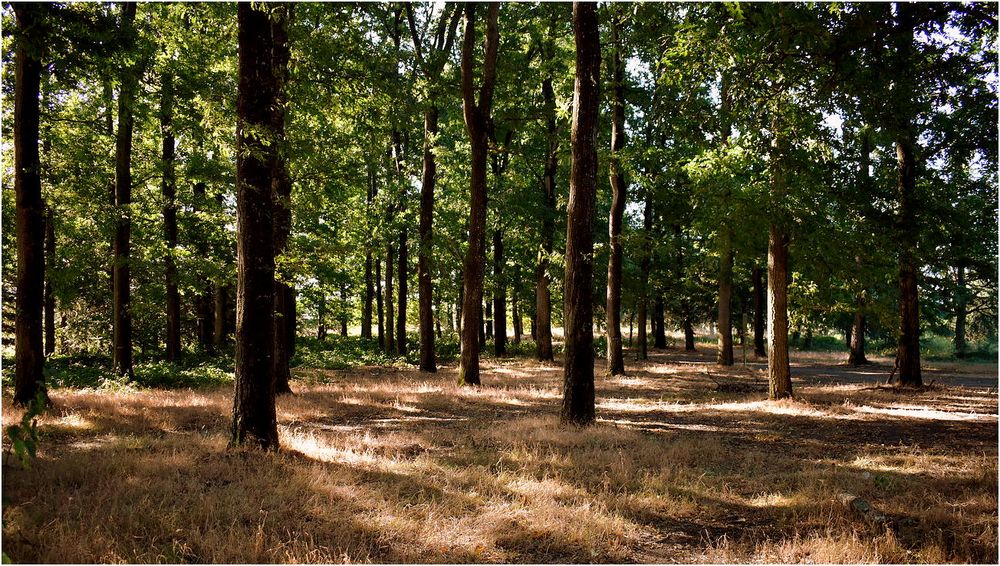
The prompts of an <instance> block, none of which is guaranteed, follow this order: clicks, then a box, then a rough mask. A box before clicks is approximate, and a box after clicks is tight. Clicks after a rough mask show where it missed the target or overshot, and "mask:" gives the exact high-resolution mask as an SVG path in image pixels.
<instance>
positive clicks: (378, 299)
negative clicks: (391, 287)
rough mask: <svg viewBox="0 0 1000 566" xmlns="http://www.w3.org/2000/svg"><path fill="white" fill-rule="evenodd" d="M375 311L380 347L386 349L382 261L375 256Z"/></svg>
mask: <svg viewBox="0 0 1000 566" xmlns="http://www.w3.org/2000/svg"><path fill="white" fill-rule="evenodd" d="M375 311H376V315H377V316H376V322H377V323H378V326H377V327H376V328H377V330H378V347H379V348H382V349H383V350H384V349H385V334H384V329H385V324H384V322H385V320H384V319H385V314H384V312H383V310H382V259H381V258H379V257H378V256H375Z"/></svg>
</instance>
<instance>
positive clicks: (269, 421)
mask: <svg viewBox="0 0 1000 566" xmlns="http://www.w3.org/2000/svg"><path fill="white" fill-rule="evenodd" d="M254 6H255V5H253V4H250V3H249V2H247V3H242V4H239V5H238V6H237V13H238V18H239V19H238V24H239V28H238V29H239V90H238V101H237V119H238V127H237V130H236V132H237V136H236V142H237V151H236V159H237V165H236V186H237V201H236V243H237V246H236V254H237V286H238V287H237V293H236V301H237V308H236V387H235V395H234V401H233V425H232V437H231V438H230V441H229V444H230V446H247V445H249V446H252V447H255V448H260V449H264V450H277V449H278V426H277V417H276V414H275V407H274V396H275V393H274V387H275V380H274V376H273V371H274V365H273V356H274V241H273V233H274V219H273V207H274V202H273V200H272V196H271V190H272V189H271V174H272V165H273V164H272V161H273V159H274V156H273V152H274V145H273V143H272V142H271V141H270V140H269V139H268V138H269V130H270V128H271V127H272V123H273V122H272V117H271V114H272V110H271V109H272V107H273V106H274V105H275V102H276V101H275V90H276V89H275V85H274V75H273V72H272V68H271V65H272V63H271V22H270V20H269V18H268V15H267V12H266V11H265V10H266V9H267V8H264V7H262V6H259V5H256V8H255V7H254Z"/></svg>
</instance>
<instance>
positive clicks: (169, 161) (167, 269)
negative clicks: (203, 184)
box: [160, 71, 181, 362]
mask: <svg viewBox="0 0 1000 566" xmlns="http://www.w3.org/2000/svg"><path fill="white" fill-rule="evenodd" d="M161 81H162V85H161V92H160V133H161V134H162V136H163V150H162V162H163V183H162V192H163V235H164V239H165V240H166V244H167V253H166V255H165V257H164V258H163V261H164V275H165V279H166V288H167V361H171V362H173V361H176V360H178V359H180V357H181V295H180V292H179V291H178V290H177V265H176V264H175V263H174V250H175V248H176V247H177V204H176V202H175V200H174V199H175V197H176V195H177V180H176V176H175V174H174V127H173V117H174V105H173V103H174V77H173V74H172V73H171V72H170V71H166V72H165V73H164V74H163V77H162V78H161Z"/></svg>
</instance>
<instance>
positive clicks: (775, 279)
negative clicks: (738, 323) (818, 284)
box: [767, 114, 792, 399]
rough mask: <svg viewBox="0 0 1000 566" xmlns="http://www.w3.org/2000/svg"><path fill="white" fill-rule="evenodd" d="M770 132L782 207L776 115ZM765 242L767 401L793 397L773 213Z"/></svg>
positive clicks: (784, 273) (776, 197)
mask: <svg viewBox="0 0 1000 566" xmlns="http://www.w3.org/2000/svg"><path fill="white" fill-rule="evenodd" d="M771 130H772V131H773V132H775V134H774V139H773V140H772V142H771V155H770V169H771V171H770V175H771V200H772V202H777V203H781V204H784V199H785V190H786V186H785V182H786V177H785V170H784V162H783V161H784V158H785V155H787V152H788V148H787V142H786V140H785V138H784V134H782V133H781V125H780V121H779V119H778V117H777V114H775V117H774V119H773V121H772V127H771ZM775 214H776V216H775V217H772V219H771V227H770V230H769V234H768V242H767V339H768V348H767V350H768V356H767V374H768V397H769V398H771V399H781V398H784V397H791V396H792V374H791V368H790V366H789V362H788V243H789V238H788V233H787V232H786V231H785V227H784V226H783V222H784V220H783V219H782V217H781V213H780V212H777V213H775Z"/></svg>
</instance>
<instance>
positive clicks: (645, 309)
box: [639, 188, 653, 360]
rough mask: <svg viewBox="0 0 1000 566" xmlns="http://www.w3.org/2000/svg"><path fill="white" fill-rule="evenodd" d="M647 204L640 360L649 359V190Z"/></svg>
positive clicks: (640, 305) (643, 257) (644, 219)
mask: <svg viewBox="0 0 1000 566" xmlns="http://www.w3.org/2000/svg"><path fill="white" fill-rule="evenodd" d="M645 192H646V196H645V204H644V206H643V212H642V231H643V236H644V237H645V239H646V243H647V245H646V246H645V248H646V249H644V250H642V251H641V253H642V257H641V259H640V260H639V271H640V286H641V292H642V296H641V297H640V298H639V359H640V360H646V359H649V339H648V337H647V334H646V328H647V326H648V322H647V321H648V320H649V269H650V264H651V263H652V261H651V259H652V258H650V255H649V254H650V249H651V247H652V246H651V244H652V236H653V194H652V192H651V191H650V190H649V189H648V188H647V189H646V191H645Z"/></svg>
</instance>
